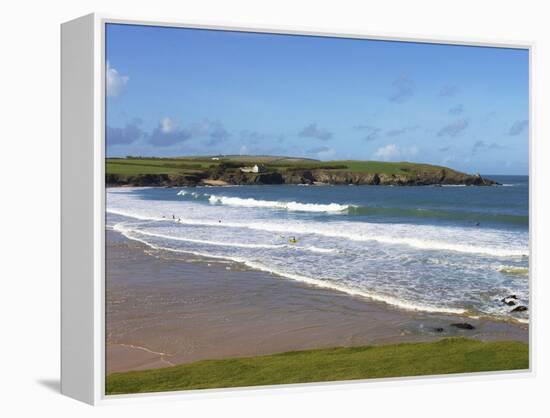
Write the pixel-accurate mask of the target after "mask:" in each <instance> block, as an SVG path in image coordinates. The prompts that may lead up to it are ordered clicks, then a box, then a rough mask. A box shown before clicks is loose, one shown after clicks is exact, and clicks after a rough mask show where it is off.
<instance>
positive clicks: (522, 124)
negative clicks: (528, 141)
mask: <svg viewBox="0 0 550 418" xmlns="http://www.w3.org/2000/svg"><path fill="white" fill-rule="evenodd" d="M528 127H529V121H528V120H527V119H523V120H517V121H515V122H514V123H513V124H512V126H511V127H510V130H509V131H508V135H510V136H516V135H519V134H521V133H523V132H524V131H525V130H526V129H527V128H528Z"/></svg>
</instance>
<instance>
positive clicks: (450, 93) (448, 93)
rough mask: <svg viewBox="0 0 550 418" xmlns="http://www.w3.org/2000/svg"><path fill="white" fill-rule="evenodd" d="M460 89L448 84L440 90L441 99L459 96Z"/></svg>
mask: <svg viewBox="0 0 550 418" xmlns="http://www.w3.org/2000/svg"><path fill="white" fill-rule="evenodd" d="M458 91H459V89H458V87H457V86H455V85H454V84H446V85H444V86H443V87H441V89H440V90H439V94H438V96H439V97H454V96H456V95H457V94H458Z"/></svg>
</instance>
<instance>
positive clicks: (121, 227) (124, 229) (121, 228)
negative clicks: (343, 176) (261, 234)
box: [111, 222, 338, 254]
mask: <svg viewBox="0 0 550 418" xmlns="http://www.w3.org/2000/svg"><path fill="white" fill-rule="evenodd" d="M111 229H113V230H115V231H117V232H121V233H137V234H140V235H144V236H148V237H156V238H163V239H167V240H172V241H181V242H191V243H195V244H206V245H214V246H220V247H235V248H250V249H259V248H264V249H277V248H288V249H292V250H302V251H311V252H314V253H321V254H330V253H336V252H338V250H337V249H334V248H320V247H316V246H313V245H308V246H301V245H298V244H251V243H242V242H225V241H212V240H204V239H194V238H184V237H179V236H174V235H168V234H159V233H155V232H149V231H144V230H140V229H138V228H136V227H130V226H128V224H127V223H126V222H120V223H118V224H116V225H114V226H113V227H112V228H111Z"/></svg>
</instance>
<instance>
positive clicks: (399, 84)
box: [388, 75, 416, 103]
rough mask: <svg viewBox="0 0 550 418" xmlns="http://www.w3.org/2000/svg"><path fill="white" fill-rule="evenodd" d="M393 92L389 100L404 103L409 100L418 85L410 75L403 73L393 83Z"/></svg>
mask: <svg viewBox="0 0 550 418" xmlns="http://www.w3.org/2000/svg"><path fill="white" fill-rule="evenodd" d="M392 86H393V92H392V93H391V94H390V96H389V97H388V100H389V101H390V102H393V103H404V102H406V101H407V100H409V99H410V98H411V97H412V96H413V95H414V92H415V90H416V85H415V83H414V81H413V80H411V79H410V78H409V77H408V76H406V75H402V76H401V77H399V78H397V79H396V80H394V82H393V83H392Z"/></svg>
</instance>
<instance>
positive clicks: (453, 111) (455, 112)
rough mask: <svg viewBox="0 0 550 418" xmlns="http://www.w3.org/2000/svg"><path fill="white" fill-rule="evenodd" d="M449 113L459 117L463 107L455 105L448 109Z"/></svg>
mask: <svg viewBox="0 0 550 418" xmlns="http://www.w3.org/2000/svg"><path fill="white" fill-rule="evenodd" d="M449 113H450V114H451V115H454V116H458V115H461V114H462V113H464V106H463V105H462V104H457V105H456V106H453V107H451V108H450V109H449Z"/></svg>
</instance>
